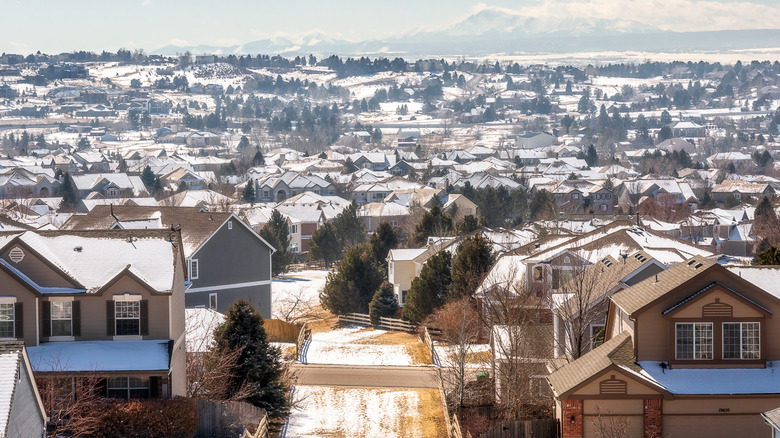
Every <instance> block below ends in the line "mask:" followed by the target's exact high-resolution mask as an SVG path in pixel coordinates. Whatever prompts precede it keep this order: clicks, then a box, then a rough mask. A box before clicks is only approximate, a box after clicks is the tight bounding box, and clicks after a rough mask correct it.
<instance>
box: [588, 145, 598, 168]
mask: <svg viewBox="0 0 780 438" xmlns="http://www.w3.org/2000/svg"><path fill="white" fill-rule="evenodd" d="M585 161H586V162H587V163H588V166H590V167H593V166H596V165H597V164H599V154H598V153H596V148H595V147H594V146H593V145H592V144H591V145H590V147H588V154H587V155H586V156H585Z"/></svg>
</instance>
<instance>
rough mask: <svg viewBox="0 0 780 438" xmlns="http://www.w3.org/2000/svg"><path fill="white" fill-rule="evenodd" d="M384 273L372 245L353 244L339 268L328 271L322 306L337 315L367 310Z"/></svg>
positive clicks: (321, 299)
mask: <svg viewBox="0 0 780 438" xmlns="http://www.w3.org/2000/svg"><path fill="white" fill-rule="evenodd" d="M382 280H383V275H382V271H381V270H380V268H379V264H378V262H377V261H376V259H374V253H373V251H372V250H371V246H370V245H368V244H366V243H363V244H360V245H356V246H354V247H352V248H351V249H350V250H349V251H347V254H346V255H345V256H344V258H343V259H341V262H339V266H338V270H337V271H336V272H332V273H330V274H328V279H327V281H326V282H325V287H324V288H323V290H322V291H321V292H320V302H321V303H322V306H323V307H324V308H325V309H327V310H329V311H331V312H332V313H335V314H337V315H343V314H345V313H352V312H356V313H366V312H367V311H368V303H369V302H370V301H371V298H372V297H373V296H374V292H375V291H376V290H377V288H378V287H379V285H380V284H382Z"/></svg>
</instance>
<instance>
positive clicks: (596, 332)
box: [590, 324, 607, 350]
mask: <svg viewBox="0 0 780 438" xmlns="http://www.w3.org/2000/svg"><path fill="white" fill-rule="evenodd" d="M606 333H607V328H606V327H605V326H604V324H591V325H590V349H591V350H592V349H594V348H596V347H598V346H599V345H601V344H603V343H604V336H605V335H606Z"/></svg>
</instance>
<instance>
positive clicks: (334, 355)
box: [300, 326, 431, 366]
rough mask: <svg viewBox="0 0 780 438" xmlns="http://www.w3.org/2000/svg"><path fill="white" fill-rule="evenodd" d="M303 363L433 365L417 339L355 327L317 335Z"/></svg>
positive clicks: (405, 334)
mask: <svg viewBox="0 0 780 438" xmlns="http://www.w3.org/2000/svg"><path fill="white" fill-rule="evenodd" d="M300 360H301V362H304V363H311V364H339V365H396V366H419V365H430V364H431V357H430V354H428V350H427V349H426V348H425V344H423V343H422V342H420V341H419V339H418V338H417V336H415V335H412V334H409V333H402V332H389V331H385V330H374V329H373V328H370V327H360V326H352V327H346V328H336V329H333V330H329V331H321V332H315V333H314V334H313V335H312V341H311V342H308V343H307V345H306V347H305V348H304V352H303V354H302V355H301V359H300Z"/></svg>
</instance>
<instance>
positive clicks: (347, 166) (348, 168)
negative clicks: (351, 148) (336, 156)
mask: <svg viewBox="0 0 780 438" xmlns="http://www.w3.org/2000/svg"><path fill="white" fill-rule="evenodd" d="M357 170H358V168H357V166H355V163H353V162H352V158H349V157H347V160H346V161H344V168H343V170H342V171H341V173H343V174H348V173H354V172H357Z"/></svg>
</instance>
